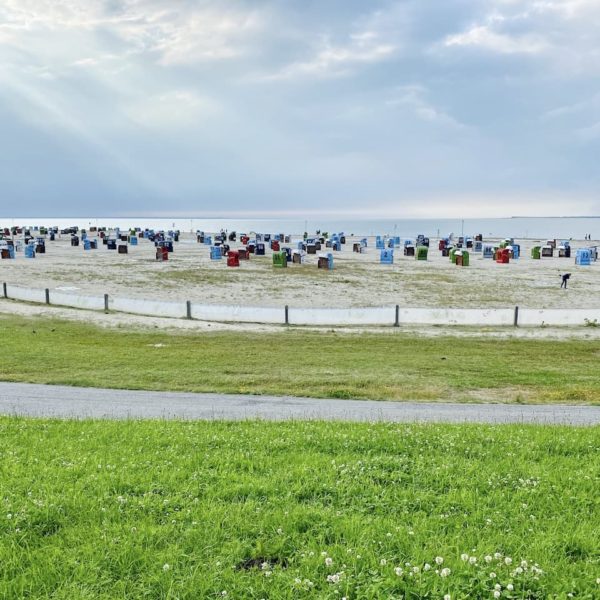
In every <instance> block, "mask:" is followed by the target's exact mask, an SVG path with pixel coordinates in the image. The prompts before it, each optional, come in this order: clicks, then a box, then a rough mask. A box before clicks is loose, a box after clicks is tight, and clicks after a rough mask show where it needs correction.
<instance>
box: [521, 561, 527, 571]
mask: <svg viewBox="0 0 600 600" xmlns="http://www.w3.org/2000/svg"><path fill="white" fill-rule="evenodd" d="M521 566H522V567H523V568H524V569H526V568H527V561H526V560H522V561H521Z"/></svg>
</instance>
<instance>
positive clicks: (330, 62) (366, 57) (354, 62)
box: [266, 31, 397, 79]
mask: <svg viewBox="0 0 600 600" xmlns="http://www.w3.org/2000/svg"><path fill="white" fill-rule="evenodd" d="M396 50H397V46H396V45H395V44H393V43H389V42H386V41H383V40H381V39H380V38H379V36H378V34H377V33H376V32H374V31H363V32H360V33H356V34H352V35H350V36H349V38H348V41H347V43H345V44H337V45H336V44H333V43H331V41H330V40H328V39H325V40H324V41H323V42H322V43H321V44H320V47H319V48H318V49H317V50H316V51H315V53H314V55H313V56H312V57H311V58H309V59H308V60H305V61H297V62H293V63H291V64H289V65H287V66H286V67H284V68H283V69H281V70H280V71H279V72H278V73H276V74H274V75H270V76H268V77H267V78H266V79H294V78H296V77H302V76H316V77H339V76H342V75H347V74H350V73H351V72H352V71H353V70H354V69H355V68H356V67H357V66H360V65H365V64H372V63H377V62H380V61H383V60H386V59H388V58H389V57H391V56H392V55H393V54H394V53H395V52H396Z"/></svg>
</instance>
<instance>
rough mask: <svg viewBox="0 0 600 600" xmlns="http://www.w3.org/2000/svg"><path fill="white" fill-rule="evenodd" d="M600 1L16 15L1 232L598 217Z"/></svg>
mask: <svg viewBox="0 0 600 600" xmlns="http://www.w3.org/2000/svg"><path fill="white" fill-rule="evenodd" d="M599 31H600V2H599V1H598V0H535V1H527V0H519V1H516V0H475V1H474V0H438V1H437V2H431V1H427V0H405V1H379V0H371V1H369V2H365V1H358V0H319V1H316V0H286V1H277V2H276V1H271V0H248V1H245V0H218V1H214V2H213V1H203V0H196V1H192V0H1V2H0V198H1V202H0V216H4V217H7V216H11V215H14V214H18V215H22V216H84V217H85V216H90V215H95V216H129V215H140V216H143V215H148V216H165V217H191V216H224V215H235V216H238V217H242V216H294V217H303V216H315V215H317V216H318V215H328V216H329V215H343V216H344V217H345V218H348V217H351V216H356V217H365V216H371V217H385V216H389V217H396V216H407V217H429V218H431V217H453V216H456V215H457V214H460V215H461V216H467V217H468V216H473V217H486V216H511V215H543V216H549V215H594V214H595V215H600V168H599V166H600V34H599V33H598V32H599Z"/></svg>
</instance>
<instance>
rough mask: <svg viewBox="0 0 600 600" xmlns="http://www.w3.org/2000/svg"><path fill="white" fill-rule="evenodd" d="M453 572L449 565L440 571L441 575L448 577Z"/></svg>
mask: <svg viewBox="0 0 600 600" xmlns="http://www.w3.org/2000/svg"><path fill="white" fill-rule="evenodd" d="M451 572H452V571H450V569H449V568H448V567H446V568H445V569H442V570H441V571H440V575H441V576H442V577H448V575H450V573H451Z"/></svg>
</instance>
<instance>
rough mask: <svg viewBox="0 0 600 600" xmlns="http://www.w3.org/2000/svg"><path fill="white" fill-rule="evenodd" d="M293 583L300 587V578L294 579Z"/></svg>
mask: <svg viewBox="0 0 600 600" xmlns="http://www.w3.org/2000/svg"><path fill="white" fill-rule="evenodd" d="M294 583H295V584H296V585H300V584H301V583H302V579H300V577H296V579H294Z"/></svg>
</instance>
